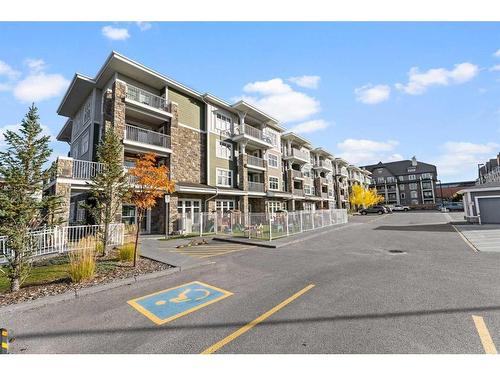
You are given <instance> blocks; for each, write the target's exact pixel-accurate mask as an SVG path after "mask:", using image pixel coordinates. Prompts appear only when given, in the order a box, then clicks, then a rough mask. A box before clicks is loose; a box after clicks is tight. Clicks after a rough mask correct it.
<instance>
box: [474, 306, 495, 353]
mask: <svg viewBox="0 0 500 375" xmlns="http://www.w3.org/2000/svg"><path fill="white" fill-rule="evenodd" d="M472 320H474V324H475V325H476V329H477V333H478V334H479V338H480V339H481V344H483V348H484V352H485V353H486V354H497V348H496V347H495V343H494V342H493V340H492V339H491V335H490V331H488V328H487V327H486V323H485V322H484V319H483V317H482V316H478V315H472Z"/></svg>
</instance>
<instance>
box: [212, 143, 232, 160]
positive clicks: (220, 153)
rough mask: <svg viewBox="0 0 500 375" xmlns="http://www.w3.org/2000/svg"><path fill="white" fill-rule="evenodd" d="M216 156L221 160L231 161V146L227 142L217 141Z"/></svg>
mask: <svg viewBox="0 0 500 375" xmlns="http://www.w3.org/2000/svg"><path fill="white" fill-rule="evenodd" d="M216 155H217V157H218V158H221V159H226V160H233V145H232V144H231V143H229V142H224V141H217V151H216Z"/></svg>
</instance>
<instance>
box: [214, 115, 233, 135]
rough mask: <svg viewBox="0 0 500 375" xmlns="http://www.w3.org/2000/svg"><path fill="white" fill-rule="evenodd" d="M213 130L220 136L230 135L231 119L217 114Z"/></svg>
mask: <svg viewBox="0 0 500 375" xmlns="http://www.w3.org/2000/svg"><path fill="white" fill-rule="evenodd" d="M215 129H216V130H218V131H219V132H220V133H222V134H230V133H231V119H230V118H229V117H227V116H224V115H223V114H220V113H217V115H216V118H215Z"/></svg>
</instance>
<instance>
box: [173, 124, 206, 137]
mask: <svg viewBox="0 0 500 375" xmlns="http://www.w3.org/2000/svg"><path fill="white" fill-rule="evenodd" d="M177 124H178V125H179V126H181V127H183V128H188V129H189V130H193V131H195V132H198V133H202V134H206V133H207V132H206V131H205V130H201V129H196V128H193V127H191V126H189V125H186V124H181V123H180V122H178V123H177Z"/></svg>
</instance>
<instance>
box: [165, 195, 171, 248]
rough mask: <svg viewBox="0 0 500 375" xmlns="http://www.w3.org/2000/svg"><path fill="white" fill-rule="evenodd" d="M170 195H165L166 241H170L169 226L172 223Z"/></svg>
mask: <svg viewBox="0 0 500 375" xmlns="http://www.w3.org/2000/svg"><path fill="white" fill-rule="evenodd" d="M169 208H170V195H169V194H165V239H166V240H168V226H169V223H170V210H169Z"/></svg>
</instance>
